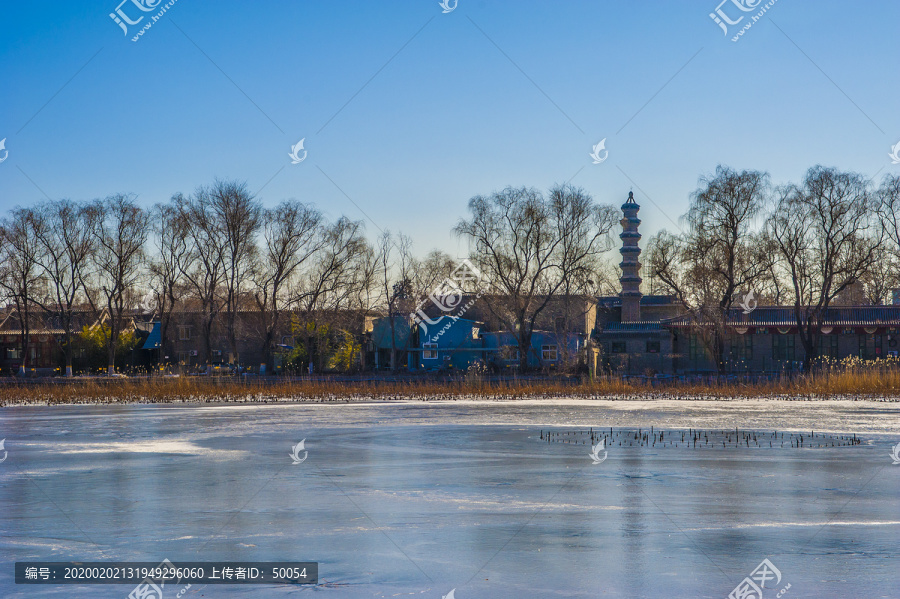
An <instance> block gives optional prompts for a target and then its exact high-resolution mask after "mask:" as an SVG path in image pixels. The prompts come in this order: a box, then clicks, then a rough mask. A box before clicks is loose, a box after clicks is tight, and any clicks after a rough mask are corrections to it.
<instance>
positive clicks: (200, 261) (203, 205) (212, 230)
mask: <svg viewBox="0 0 900 599" xmlns="http://www.w3.org/2000/svg"><path fill="white" fill-rule="evenodd" d="M210 195H211V192H210V190H209V189H207V188H204V187H200V188H198V189H197V191H196V192H195V193H194V194H193V195H192V196H190V197H185V196H183V195H181V194H177V195H176V196H174V197H173V198H172V200H173V202H174V204H175V207H176V209H177V211H178V218H179V219H180V221H181V222H182V223H183V226H184V228H185V231H186V232H187V240H188V244H187V245H188V256H187V259H186V260H185V261H184V262H183V263H182V264H181V265H180V268H181V274H182V275H183V276H184V280H185V281H186V283H187V286H188V288H189V289H190V290H191V292H192V293H193V295H194V297H195V298H196V300H197V302H198V303H199V306H200V314H201V324H200V328H201V331H200V336H201V338H202V339H203V350H204V354H203V358H204V360H205V361H206V362H207V363H209V362H210V360H211V358H212V331H213V323H214V322H215V319H216V316H218V314H219V312H221V311H222V307H223V306H224V300H223V299H222V297H221V293H220V291H221V289H220V287H221V285H222V283H223V282H224V280H225V243H224V240H223V239H222V234H221V229H220V228H219V227H218V226H217V222H216V219H215V215H214V214H213V211H212V208H211V199H210Z"/></svg>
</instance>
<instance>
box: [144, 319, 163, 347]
mask: <svg viewBox="0 0 900 599" xmlns="http://www.w3.org/2000/svg"><path fill="white" fill-rule="evenodd" d="M161 341H162V333H161V331H160V327H159V323H158V322H154V323H153V329H152V330H151V331H150V335H149V336H148V337H147V339H146V341H144V345H142V346H141V349H159V346H160V345H161V343H160V342H161Z"/></svg>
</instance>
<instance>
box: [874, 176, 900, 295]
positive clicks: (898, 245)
mask: <svg viewBox="0 0 900 599" xmlns="http://www.w3.org/2000/svg"><path fill="white" fill-rule="evenodd" d="M877 197H878V203H877V208H876V210H877V214H878V219H879V221H880V223H881V229H882V235H883V236H884V241H885V244H884V247H883V248H882V253H881V255H880V257H879V258H877V259H876V260H875V263H874V264H873V266H872V268H871V271H870V273H869V274H868V276H867V281H866V282H867V285H866V287H867V294H868V295H869V297H870V299H875V298H878V299H886V298H887V296H888V295H889V293H890V290H891V289H892V288H896V287H900V175H887V176H885V178H884V179H883V180H882V182H881V185H880V186H879V187H878V191H877Z"/></svg>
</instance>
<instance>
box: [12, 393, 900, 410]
mask: <svg viewBox="0 0 900 599" xmlns="http://www.w3.org/2000/svg"><path fill="white" fill-rule="evenodd" d="M648 401H649V402H678V403H697V402H708V403H721V404H728V403H737V402H742V401H761V402H809V403H823V402H831V401H833V402H845V403H847V402H849V403H856V402H873V403H881V404H900V396H898V395H877V394H862V393H859V394H836V393H835V394H804V393H797V394H765V393H757V394H751V393H747V394H740V395H738V394H734V395H728V394H689V393H672V392H663V391H659V392H637V391H635V392H632V393H616V394H614V393H594V394H581V393H510V394H502V393H490V394H479V393H452V392H451V393H439V394H428V395H425V394H421V393H410V394H397V395H392V394H384V395H379V394H372V393H361V394H360V393H348V394H345V395H340V396H338V395H334V394H327V395H297V396H285V395H278V394H269V393H252V392H247V393H245V394H231V393H228V394H210V395H207V396H198V395H188V396H167V397H142V396H134V395H128V396H124V397H122V396H108V395H107V396H102V397H101V396H89V395H85V396H82V397H67V398H64V399H58V400H53V399H51V398H47V397H44V398H21V399H9V398H5V399H0V408H11V407H23V406H26V407H28V406H48V407H55V406H77V405H85V406H103V405H191V406H207V405H209V406H228V405H249V406H275V405H322V404H326V405H385V404H403V403H408V404H436V403H448V404H449V403H456V404H466V403H468V404H487V405H490V404H517V405H529V404H535V403H541V404H546V403H548V402H549V403H553V404H556V405H567V403H571V405H580V404H583V403H588V402H613V403H623V404H627V403H637V402H648ZM572 402H574V403H572ZM898 409H900V405H898Z"/></svg>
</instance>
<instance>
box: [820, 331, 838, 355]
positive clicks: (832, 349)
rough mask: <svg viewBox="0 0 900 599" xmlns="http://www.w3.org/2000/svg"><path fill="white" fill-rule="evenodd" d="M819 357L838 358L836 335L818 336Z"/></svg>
mask: <svg viewBox="0 0 900 599" xmlns="http://www.w3.org/2000/svg"><path fill="white" fill-rule="evenodd" d="M819 356H821V357H823V358H834V359H837V357H838V336H837V335H820V336H819Z"/></svg>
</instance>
